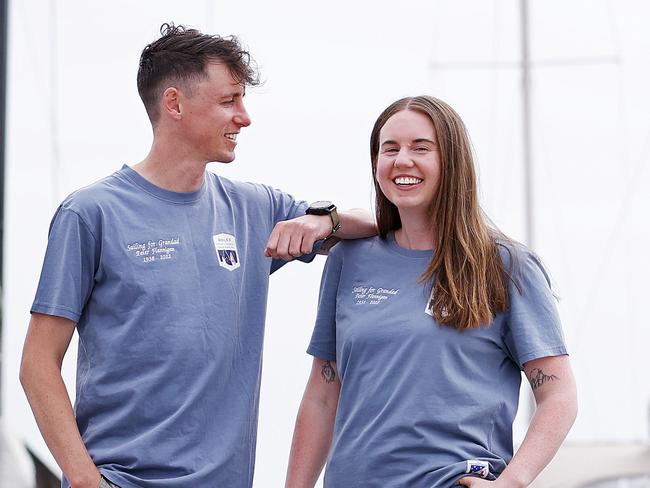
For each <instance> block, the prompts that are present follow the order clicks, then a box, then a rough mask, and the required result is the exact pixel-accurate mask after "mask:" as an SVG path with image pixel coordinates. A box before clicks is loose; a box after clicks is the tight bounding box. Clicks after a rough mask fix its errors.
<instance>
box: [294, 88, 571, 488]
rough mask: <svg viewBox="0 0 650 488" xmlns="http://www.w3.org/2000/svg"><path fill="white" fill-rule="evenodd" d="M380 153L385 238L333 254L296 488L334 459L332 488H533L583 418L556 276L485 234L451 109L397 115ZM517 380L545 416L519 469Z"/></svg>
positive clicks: (413, 104)
mask: <svg viewBox="0 0 650 488" xmlns="http://www.w3.org/2000/svg"><path fill="white" fill-rule="evenodd" d="M370 153H371V160H372V170H373V175H374V182H375V189H376V194H377V200H376V216H377V223H378V227H379V234H380V235H379V237H376V238H371V239H363V240H358V241H350V242H344V243H341V244H339V245H337V246H336V247H335V248H334V249H333V250H332V251H331V252H330V256H329V258H328V261H327V264H326V266H325V269H324V271H323V279H322V283H321V293H320V300H319V309H318V318H317V321H316V326H315V329H314V334H313V337H312V341H311V344H310V346H309V349H308V352H309V354H311V355H313V356H314V363H313V367H312V372H311V376H310V378H309V381H308V384H307V389H306V391H305V394H304V397H303V401H302V404H301V407H300V411H299V413H298V419H297V421H296V428H295V432H294V439H293V446H292V449H291V457H290V461H289V471H288V475H287V487H288V488H302V487H313V486H314V484H315V482H316V480H317V478H318V476H319V473H320V471H321V469H322V467H323V464H324V463H325V459H326V458H328V463H327V468H326V471H325V483H324V486H325V487H326V488H347V487H364V488H368V487H381V488H388V487H408V488H420V487H422V488H425V487H426V488H432V487H445V488H447V487H451V486H458V485H464V486H469V487H483V486H488V485H489V486H492V487H495V488H498V487H508V488H512V487H519V486H527V485H528V484H530V483H531V482H532V480H533V479H534V478H535V477H536V476H537V475H538V474H539V472H540V471H541V470H542V469H543V468H544V467H545V466H546V464H548V462H549V461H550V460H551V459H552V457H553V455H554V454H555V453H556V451H557V449H558V448H559V446H560V444H561V443H562V441H563V439H564V438H565V436H566V434H567V432H568V431H569V428H570V427H571V425H572V424H573V421H574V419H575V416H576V392H575V383H574V380H573V375H572V372H571V368H570V365H569V360H568V356H567V352H566V348H565V345H564V340H563V338H562V332H561V328H560V323H559V318H558V315H557V311H556V308H555V304H554V297H553V294H552V292H551V289H550V286H549V281H548V277H547V276H546V274H545V272H544V270H543V268H542V266H541V264H540V262H539V260H538V259H537V258H536V257H535V255H534V254H532V253H531V252H530V251H528V250H526V249H525V248H523V246H520V245H517V244H515V243H513V242H512V241H510V240H508V239H507V238H506V237H505V236H503V235H501V234H499V233H498V232H497V231H496V230H494V229H492V228H490V227H489V226H488V225H487V223H486V221H485V218H484V217H483V215H482V213H481V210H480V207H479V205H478V200H477V188H476V177H475V172H474V164H473V160H472V153H471V148H470V143H469V138H468V136H467V132H466V129H465V127H464V125H463V123H462V121H461V119H460V117H459V116H458V114H456V112H454V110H453V109H452V108H451V107H449V106H448V105H447V104H445V103H444V102H442V101H440V100H437V99H435V98H432V97H426V96H421V97H414V98H405V99H402V100H398V101H397V102H395V103H393V104H392V105H390V106H389V107H388V108H387V109H386V110H384V112H383V113H382V114H381V115H380V116H379V118H378V119H377V121H376V123H375V126H374V128H373V131H372V135H371V138H370ZM522 369H523V371H524V372H525V374H526V376H527V378H528V379H529V381H530V384H531V386H532V389H533V393H534V396H535V400H536V404H537V408H536V412H535V415H534V417H533V418H532V421H531V423H530V426H529V428H528V432H527V434H526V437H525V439H524V441H523V443H522V445H521V447H520V448H519V450H518V452H517V454H516V455H515V456H514V457H512V422H513V419H514V417H515V413H516V411H517V404H518V398H519V387H520V381H521V374H520V371H521V370H522ZM328 454H329V457H328Z"/></svg>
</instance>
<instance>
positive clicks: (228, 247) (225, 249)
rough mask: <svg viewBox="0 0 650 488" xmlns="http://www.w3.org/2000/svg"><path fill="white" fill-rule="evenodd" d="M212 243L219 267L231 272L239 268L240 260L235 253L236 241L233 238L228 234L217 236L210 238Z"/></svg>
mask: <svg viewBox="0 0 650 488" xmlns="http://www.w3.org/2000/svg"><path fill="white" fill-rule="evenodd" d="M212 241H213V242H214V249H215V251H216V252H217V260H218V261H219V266H221V267H222V268H226V269H227V270H228V271H233V270H235V269H237V268H239V265H240V260H239V254H238V253H237V241H235V236H233V235H230V234H217V235H214V236H212Z"/></svg>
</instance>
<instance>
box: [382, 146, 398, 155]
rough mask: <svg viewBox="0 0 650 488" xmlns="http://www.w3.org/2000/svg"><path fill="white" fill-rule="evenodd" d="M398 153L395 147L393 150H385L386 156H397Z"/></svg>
mask: <svg viewBox="0 0 650 488" xmlns="http://www.w3.org/2000/svg"><path fill="white" fill-rule="evenodd" d="M396 153H397V149H395V148H394V147H393V148H388V149H384V154H396Z"/></svg>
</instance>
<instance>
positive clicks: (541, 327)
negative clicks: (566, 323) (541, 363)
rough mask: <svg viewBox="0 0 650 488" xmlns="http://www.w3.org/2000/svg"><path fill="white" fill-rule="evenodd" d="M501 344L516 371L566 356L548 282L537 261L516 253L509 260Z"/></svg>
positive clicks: (528, 254)
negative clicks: (510, 276)
mask: <svg viewBox="0 0 650 488" xmlns="http://www.w3.org/2000/svg"><path fill="white" fill-rule="evenodd" d="M513 270H514V271H513V278H514V280H515V282H516V283H517V284H518V285H519V286H518V287H517V286H516V285H515V284H514V283H512V282H511V283H510V289H509V295H510V296H509V299H510V304H509V307H508V312H507V320H506V326H505V329H504V334H505V336H504V341H505V344H506V347H507V349H508V352H509V354H510V357H511V358H512V360H513V361H515V362H516V363H517V364H518V365H519V367H520V368H522V369H523V365H524V364H525V363H527V362H528V361H531V360H533V359H537V358H542V357H547V356H560V355H563V354H567V349H566V345H565V343H564V337H563V335H562V326H561V324H560V316H559V314H558V310H557V307H556V299H555V297H554V296H553V292H552V289H551V283H550V279H549V277H548V275H547V274H546V271H545V270H544V267H543V266H542V264H541V262H540V260H539V258H538V257H537V256H535V255H534V254H533V253H531V252H529V251H520V252H518V253H517V255H516V256H515V257H514V258H513Z"/></svg>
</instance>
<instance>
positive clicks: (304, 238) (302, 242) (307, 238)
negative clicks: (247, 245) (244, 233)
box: [264, 208, 377, 261]
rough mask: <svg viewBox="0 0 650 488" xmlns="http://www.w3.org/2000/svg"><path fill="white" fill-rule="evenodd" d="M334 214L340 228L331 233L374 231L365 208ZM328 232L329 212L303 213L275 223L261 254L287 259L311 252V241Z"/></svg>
mask: <svg viewBox="0 0 650 488" xmlns="http://www.w3.org/2000/svg"><path fill="white" fill-rule="evenodd" d="M338 214H339V218H340V220H341V228H340V229H339V230H338V231H337V232H336V234H335V236H336V237H337V238H339V239H360V238H362V237H371V236H374V235H376V234H377V226H376V224H375V220H374V218H373V216H372V214H371V213H370V212H368V211H367V210H363V209H356V208H355V209H351V210H345V211H340V212H338ZM331 233H332V219H331V218H330V216H329V215H303V216H301V217H297V218H295V219H292V220H285V221H283V222H278V223H277V224H276V225H275V227H274V228H273V232H271V236H270V237H269V241H268V243H267V245H266V249H265V250H264V255H265V256H268V257H271V258H273V259H284V260H286V261H288V260H291V259H293V258H297V257H299V256H302V255H303V254H309V253H311V252H312V250H313V248H314V243H315V242H316V241H318V240H321V239H325V238H326V237H328V236H329V235H330V234H331Z"/></svg>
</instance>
